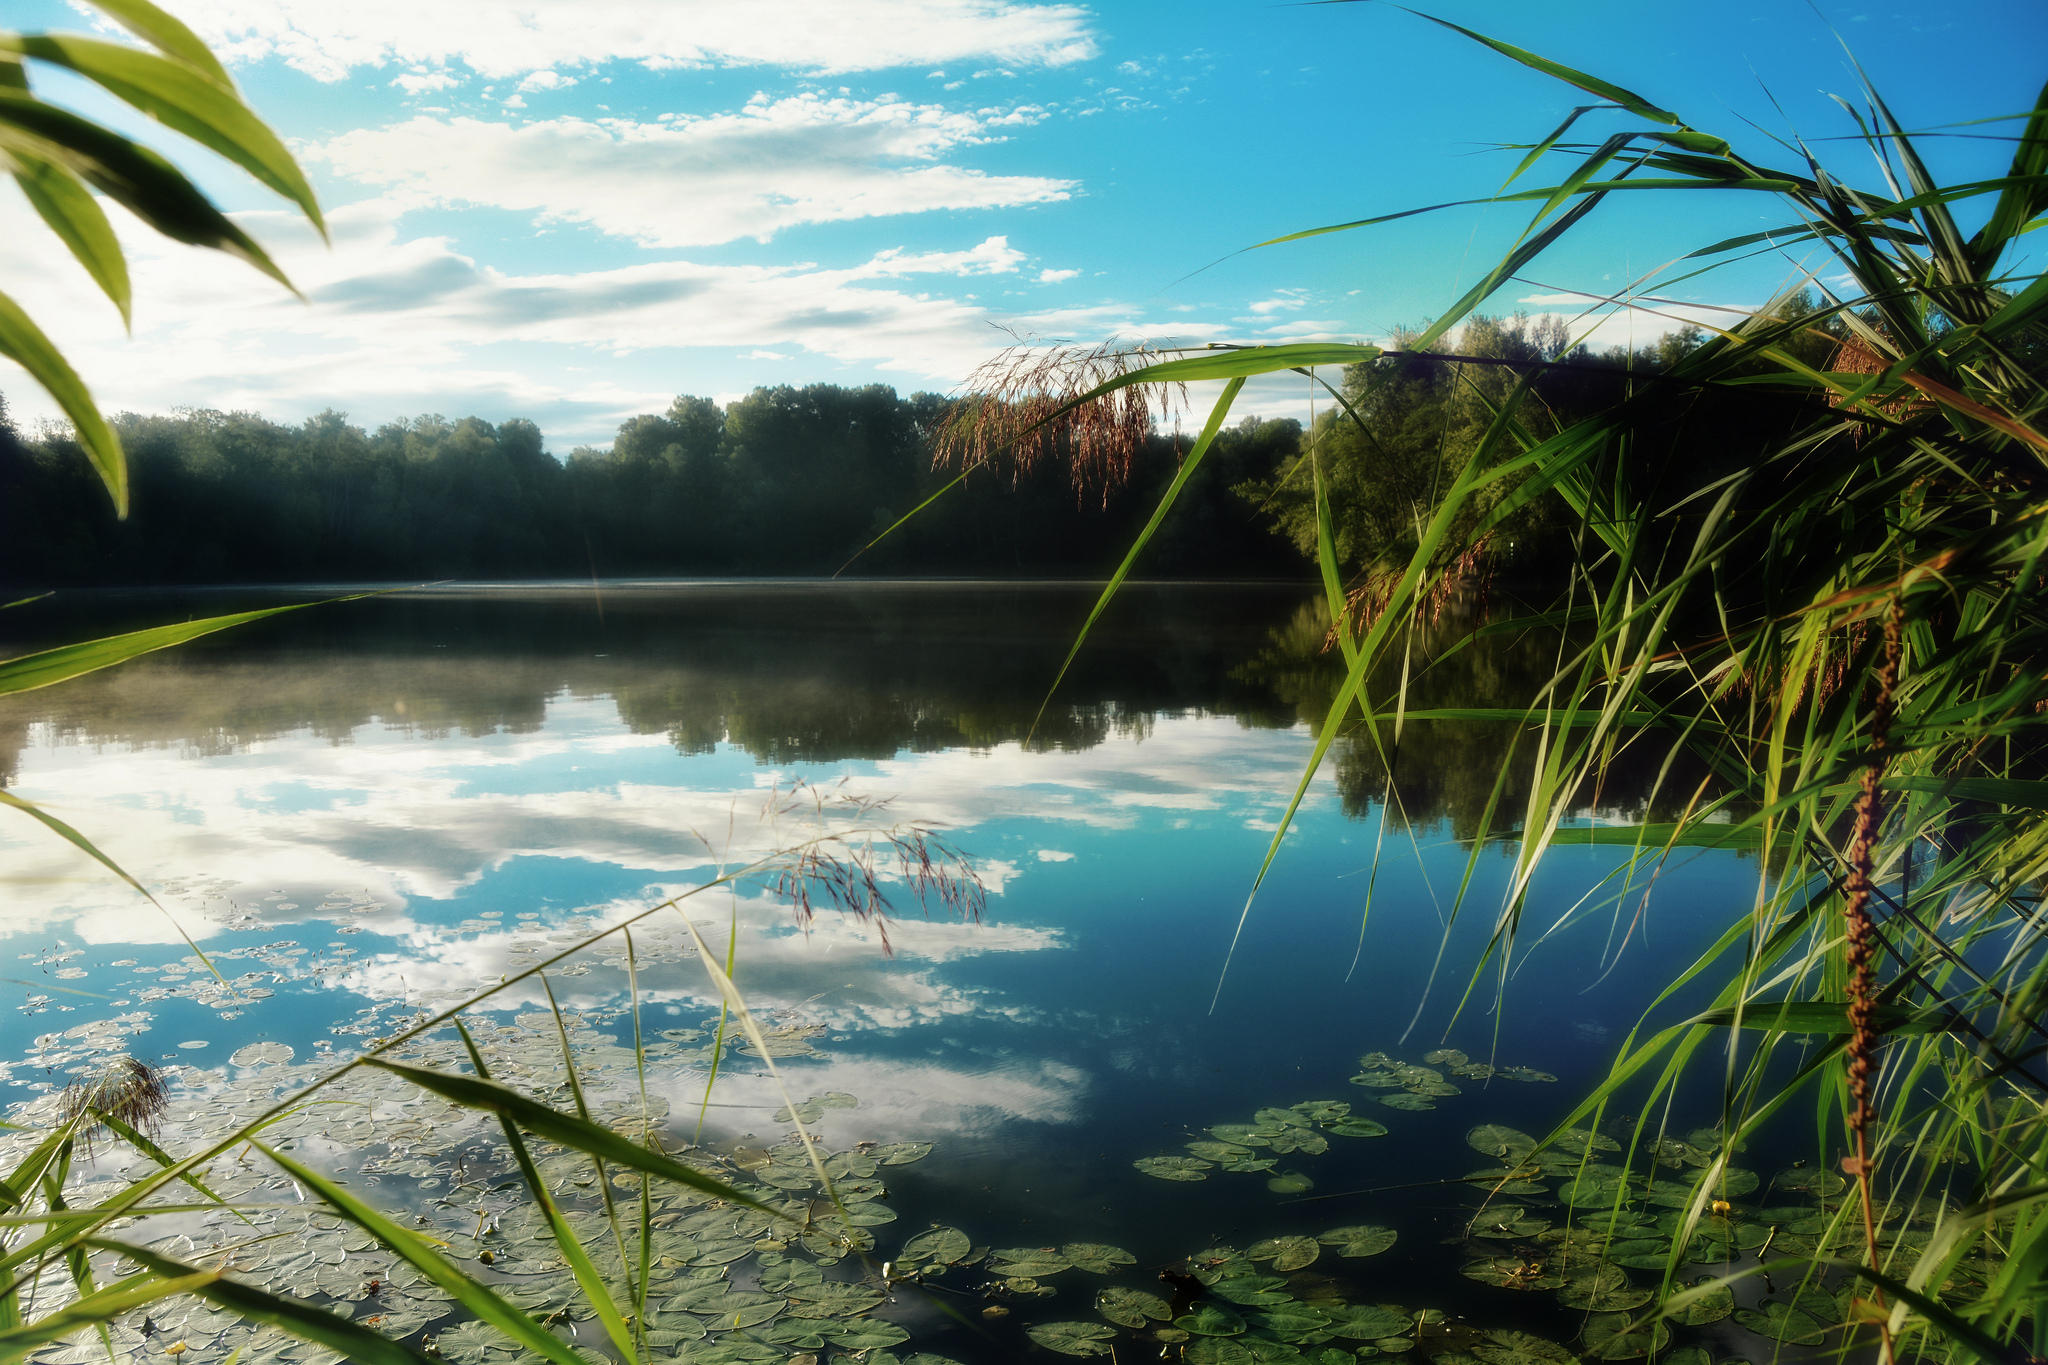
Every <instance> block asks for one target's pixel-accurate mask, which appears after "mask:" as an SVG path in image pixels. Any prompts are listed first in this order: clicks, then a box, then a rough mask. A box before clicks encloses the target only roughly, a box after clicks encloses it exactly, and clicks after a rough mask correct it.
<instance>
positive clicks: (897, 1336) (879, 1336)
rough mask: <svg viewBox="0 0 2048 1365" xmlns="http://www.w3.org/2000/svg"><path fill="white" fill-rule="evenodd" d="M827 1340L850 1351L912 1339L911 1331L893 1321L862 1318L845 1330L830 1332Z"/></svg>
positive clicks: (874, 1347)
mask: <svg viewBox="0 0 2048 1365" xmlns="http://www.w3.org/2000/svg"><path fill="white" fill-rule="evenodd" d="M825 1340H827V1341H829V1342H831V1343H832V1344H833V1345H834V1346H840V1347H844V1348H845V1349H846V1350H849V1351H872V1350H874V1349H876V1348H877V1347H888V1346H895V1345H897V1344H898V1343H900V1342H905V1341H908V1340H910V1333H908V1332H906V1331H904V1330H903V1329H902V1328H901V1327H898V1326H897V1325H896V1324H895V1323H893V1322H871V1321H867V1320H865V1319H864V1320H862V1321H860V1322H858V1323H855V1324H854V1325H853V1326H852V1327H850V1328H848V1329H847V1330H846V1331H844V1332H828V1333H826V1335H825Z"/></svg>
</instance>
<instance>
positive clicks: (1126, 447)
mask: <svg viewBox="0 0 2048 1365" xmlns="http://www.w3.org/2000/svg"><path fill="white" fill-rule="evenodd" d="M1160 358H1161V357H1160V352H1159V351H1158V350H1156V349H1154V348H1152V347H1149V346H1146V345H1143V344H1138V345H1121V346H1120V345H1117V344H1116V343H1113V342H1103V343H1101V344H1099V345H1096V346H1073V345H1059V344H1054V345H1045V344H1039V343H1035V342H1032V341H1030V340H1029V339H1024V338H1020V339H1019V340H1018V341H1017V343H1016V344H1015V345H1012V346H1009V347H1006V348H1004V349H1003V350H1002V351H1000V352H998V353H997V354H996V355H995V356H994V357H992V358H991V359H989V360H988V361H986V362H985V363H983V364H982V365H981V366H980V368H978V369H976V370H975V372H974V373H973V374H972V375H970V376H969V377H968V380H967V384H966V393H965V394H964V395H963V396H962V397H961V398H959V399H958V400H957V401H955V402H954V403H953V404H952V406H951V407H949V408H948V409H947V410H946V414H945V416H944V417H943V418H941V419H940V421H939V424H938V427H937V429H936V431H935V432H934V435H933V444H932V465H933V467H934V468H938V467H941V466H945V465H949V464H951V465H958V466H959V467H960V468H961V469H963V470H971V469H979V468H983V467H992V468H1001V467H1003V466H1004V465H1007V466H1008V468H1009V470H1010V477H1011V480H1012V482H1014V481H1015V480H1017V479H1019V478H1022V477H1023V476H1025V475H1027V474H1029V473H1030V472H1031V471H1032V470H1033V469H1035V468H1037V466H1038V465H1039V464H1040V463H1041V462H1042V461H1044V460H1045V459H1047V458H1048V457H1051V458H1059V459H1064V460H1065V461H1066V462H1067V466H1068V469H1069V471H1070V473H1071V475H1072V477H1073V481H1074V491H1075V492H1076V493H1077V494H1080V493H1085V492H1087V491H1088V490H1089V489H1091V488H1098V487H1099V488H1100V489H1101V492H1102V495H1103V498H1104V499H1105V500H1107V498H1108V496H1109V494H1110V492H1111V491H1112V490H1113V489H1115V488H1117V487H1120V486H1121V485H1122V484H1123V483H1125V482H1126V481H1127V480H1128V479H1129V478H1130V472H1131V466H1132V464H1133V463H1134V462H1135V461H1136V459H1137V457H1138V456H1139V454H1140V453H1142V452H1143V450H1144V449H1145V444H1146V442H1147V441H1149V440H1150V439H1151V438H1152V434H1153V432H1154V430H1155V428H1156V425H1157V423H1156V421H1155V418H1158V419H1166V420H1171V419H1172V418H1173V417H1174V416H1175V415H1176V414H1177V413H1178V412H1179V411H1180V410H1181V409H1183V408H1185V407H1186V405H1187V387H1186V386H1185V385H1183V384H1132V385H1129V386H1127V387H1125V388H1121V389H1118V390H1116V391H1115V392H1113V393H1109V394H1106V395H1104V396H1103V397H1101V398H1097V399H1093V400H1091V401H1089V402H1086V403H1082V404H1080V405H1079V406H1077V407H1073V408H1071V409H1069V410H1067V411H1062V409H1063V408H1066V407H1067V405H1068V404H1069V403H1072V402H1073V401H1074V400H1075V399H1077V398H1079V397H1080V396H1081V395H1082V394H1085V393H1088V392H1090V391H1092V390H1094V389H1097V388H1099V387H1101V386H1102V385H1103V384H1106V383H1108V382H1110V381H1111V380H1113V379H1116V378H1119V377H1120V376H1122V375H1125V374H1128V373H1130V372H1131V371H1132V370H1135V369H1141V368H1143V367H1144V366H1146V365H1150V364H1153V363H1155V362H1156V361H1158V360H1159V359H1160Z"/></svg>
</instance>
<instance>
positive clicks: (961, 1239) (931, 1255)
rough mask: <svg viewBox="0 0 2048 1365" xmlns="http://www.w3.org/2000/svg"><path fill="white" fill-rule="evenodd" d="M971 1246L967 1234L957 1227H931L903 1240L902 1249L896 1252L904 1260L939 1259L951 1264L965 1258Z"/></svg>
mask: <svg viewBox="0 0 2048 1365" xmlns="http://www.w3.org/2000/svg"><path fill="white" fill-rule="evenodd" d="M973 1246H974V1244H973V1243H972V1242H971V1241H969V1240H968V1237H967V1234H966V1233H964V1232H962V1231H960V1229H958V1228H933V1229H932V1230H931V1231H930V1232H920V1233H919V1234H917V1236H915V1237H913V1238H911V1239H910V1240H909V1241H907V1242H905V1243H904V1244H903V1250H902V1251H900V1252H898V1253H897V1254H898V1256H900V1257H901V1258H902V1259H903V1260H906V1261H939V1262H942V1263H944V1264H946V1265H953V1264H955V1263H957V1262H959V1261H962V1260H965V1259H966V1258H967V1253H968V1252H969V1251H970V1250H971V1249H972V1248H973Z"/></svg>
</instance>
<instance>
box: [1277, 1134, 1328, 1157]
mask: <svg viewBox="0 0 2048 1365" xmlns="http://www.w3.org/2000/svg"><path fill="white" fill-rule="evenodd" d="M1271 1143H1272V1147H1273V1150H1274V1151H1276V1152H1280V1153H1283V1154H1284V1153H1288V1152H1307V1153H1308V1154H1309V1155H1310V1156H1317V1155H1320V1154H1321V1153H1323V1152H1327V1151H1329V1150H1330V1140H1329V1139H1328V1138H1326V1137H1324V1136H1323V1135H1322V1134H1321V1133H1311V1132H1306V1131H1303V1130H1299V1129H1289V1130H1288V1131H1286V1132H1284V1133H1275V1134H1273V1136H1272V1138H1271Z"/></svg>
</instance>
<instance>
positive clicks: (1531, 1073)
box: [1493, 1066, 1557, 1081]
mask: <svg viewBox="0 0 2048 1365" xmlns="http://www.w3.org/2000/svg"><path fill="white" fill-rule="evenodd" d="M1493 1074H1494V1075H1496V1076H1505V1077H1507V1078H1508V1079H1509V1080H1511V1081H1555V1080H1556V1079H1557V1077H1555V1076H1553V1075H1551V1074H1550V1073H1549V1072H1548V1071H1538V1070H1537V1069H1536V1068H1534V1067H1531V1066H1504V1067H1500V1068H1498V1069H1497V1070H1496V1071H1495V1072H1494V1073H1493Z"/></svg>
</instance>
